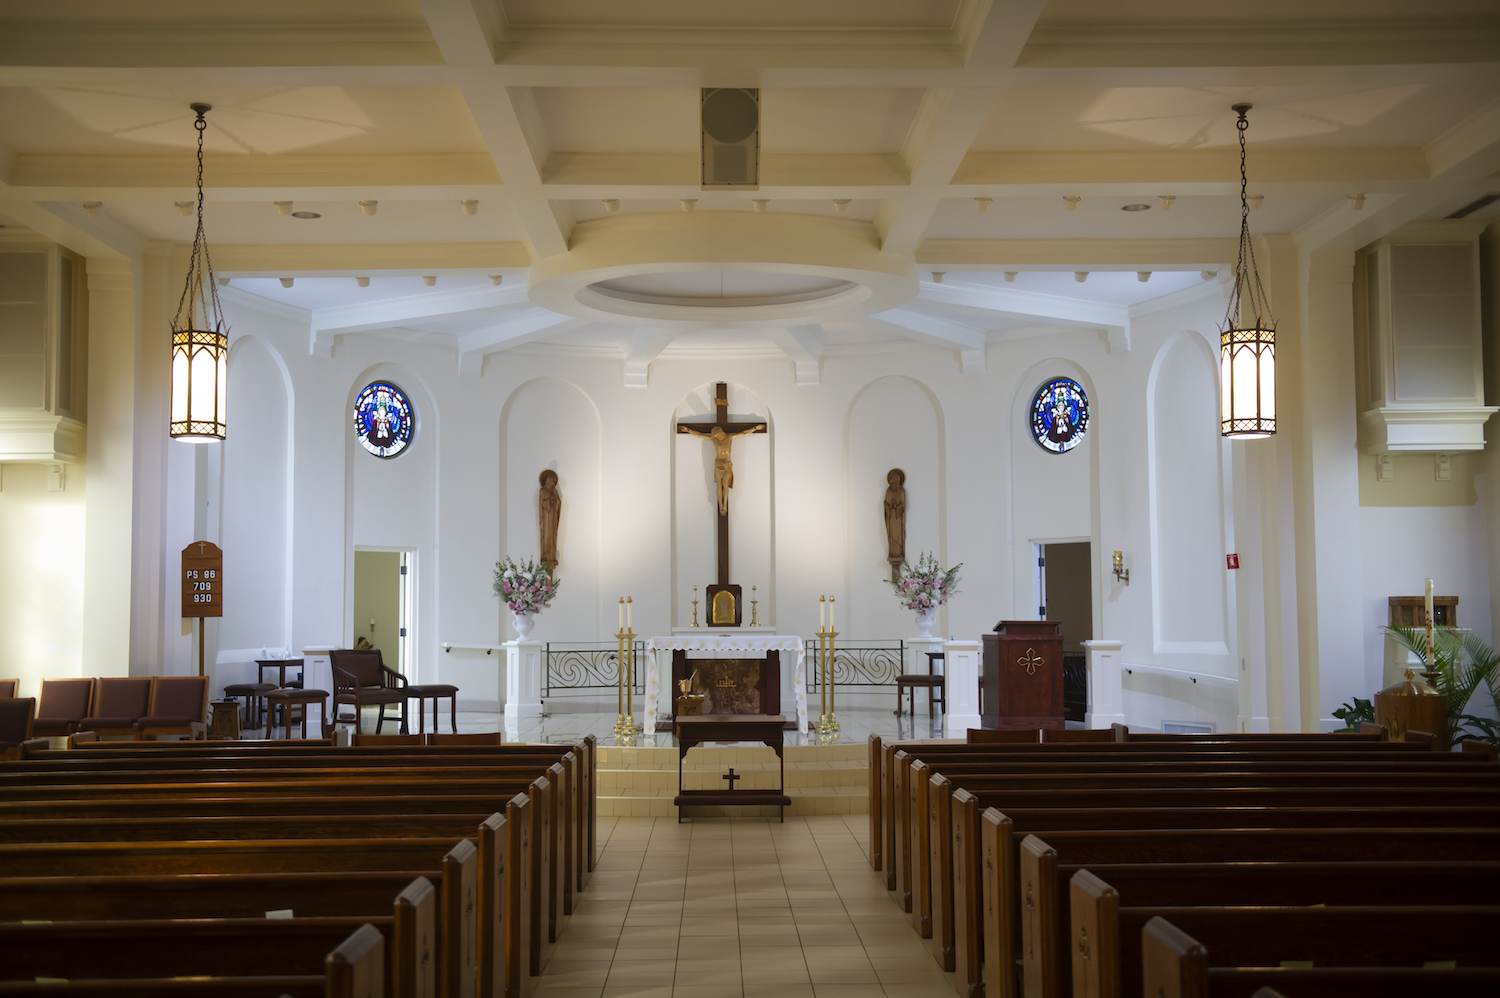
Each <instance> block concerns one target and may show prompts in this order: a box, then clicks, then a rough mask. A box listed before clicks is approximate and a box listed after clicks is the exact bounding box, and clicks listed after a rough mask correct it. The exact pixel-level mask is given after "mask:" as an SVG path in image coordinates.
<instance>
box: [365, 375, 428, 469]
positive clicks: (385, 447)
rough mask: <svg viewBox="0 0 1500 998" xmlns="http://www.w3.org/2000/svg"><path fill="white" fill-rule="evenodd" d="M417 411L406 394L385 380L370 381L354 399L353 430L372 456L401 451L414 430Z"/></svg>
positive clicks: (393, 454)
mask: <svg viewBox="0 0 1500 998" xmlns="http://www.w3.org/2000/svg"><path fill="white" fill-rule="evenodd" d="M416 424H417V413H416V410H414V409H413V408H412V406H411V399H409V398H407V397H406V393H405V392H403V391H402V390H401V389H400V388H398V387H396V386H395V385H393V384H391V383H390V382H389V381H373V382H371V383H370V384H368V385H366V386H365V387H364V388H363V389H362V390H361V391H360V393H359V395H358V397H356V398H355V400H354V432H355V434H357V435H358V436H359V442H360V445H361V446H362V447H364V449H365V450H367V451H369V452H370V453H371V454H374V455H375V456H376V457H395V456H396V455H397V454H401V453H404V452H405V451H406V448H407V446H408V445H409V444H410V443H411V438H412V435H413V434H414V433H415V432H416V428H417V426H416Z"/></svg>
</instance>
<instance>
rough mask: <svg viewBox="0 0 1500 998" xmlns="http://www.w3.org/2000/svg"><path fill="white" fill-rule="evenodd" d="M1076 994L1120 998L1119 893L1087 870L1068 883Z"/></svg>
mask: <svg viewBox="0 0 1500 998" xmlns="http://www.w3.org/2000/svg"><path fill="white" fill-rule="evenodd" d="M1068 911H1069V916H1070V925H1071V932H1070V934H1069V946H1068V949H1069V951H1070V952H1071V953H1072V962H1073V994H1074V995H1076V996H1079V998H1119V996H1120V893H1119V891H1117V890H1115V889H1114V888H1113V887H1111V886H1110V885H1109V884H1106V883H1105V882H1104V881H1102V880H1100V879H1099V878H1098V877H1096V876H1094V875H1093V874H1092V873H1090V872H1089V871H1088V870H1079V871H1078V872H1077V873H1075V874H1073V878H1072V879H1071V880H1070V881H1069V882H1068Z"/></svg>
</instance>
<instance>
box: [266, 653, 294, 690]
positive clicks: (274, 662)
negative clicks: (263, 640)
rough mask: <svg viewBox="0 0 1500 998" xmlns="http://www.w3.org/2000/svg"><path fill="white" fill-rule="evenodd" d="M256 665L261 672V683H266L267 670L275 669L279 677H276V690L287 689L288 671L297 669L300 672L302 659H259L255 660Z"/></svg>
mask: <svg viewBox="0 0 1500 998" xmlns="http://www.w3.org/2000/svg"><path fill="white" fill-rule="evenodd" d="M255 665H256V667H257V668H258V669H259V670H260V681H261V682H265V681H266V670H267V669H275V670H276V671H277V675H276V688H277V689H286V670H288V669H297V670H299V671H300V670H301V669H302V659H300V658H266V659H260V658H258V659H256V660H255Z"/></svg>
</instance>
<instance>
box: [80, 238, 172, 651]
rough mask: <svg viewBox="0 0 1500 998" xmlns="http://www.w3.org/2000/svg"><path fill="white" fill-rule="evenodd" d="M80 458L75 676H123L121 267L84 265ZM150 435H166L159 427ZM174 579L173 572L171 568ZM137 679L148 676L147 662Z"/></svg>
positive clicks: (125, 372)
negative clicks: (79, 669) (78, 670)
mask: <svg viewBox="0 0 1500 998" xmlns="http://www.w3.org/2000/svg"><path fill="white" fill-rule="evenodd" d="M88 285H89V353H88V371H89V379H88V431H87V432H88V459H87V465H86V467H87V469H88V470H87V472H86V474H87V484H86V486H85V489H86V491H85V493H84V522H85V528H84V547H83V551H84V554H83V566H84V571H83V674H84V675H85V676H128V675H130V672H131V654H130V653H131V650H132V644H133V642H132V637H133V635H132V631H131V625H132V623H133V620H132V617H133V615H132V613H131V596H132V593H133V590H134V585H133V583H134V570H133V569H134V565H133V558H132V555H133V549H134V540H135V486H136V482H135V453H136V364H137V361H138V353H139V350H138V347H139V340H140V317H139V314H138V308H137V299H136V281H135V275H134V273H133V272H132V268H131V264H130V261H129V260H122V259H104V258H91V259H90V260H89V261H88ZM155 429H157V431H158V432H161V433H166V432H167V428H166V427H165V426H161V427H159V428H155ZM172 576H173V578H174V579H175V578H176V569H175V568H174V569H173V573H172ZM141 674H142V675H149V674H150V670H149V667H148V663H142V666H141Z"/></svg>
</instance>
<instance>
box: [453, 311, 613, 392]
mask: <svg viewBox="0 0 1500 998" xmlns="http://www.w3.org/2000/svg"><path fill="white" fill-rule="evenodd" d="M587 324H588V320H587V319H575V318H573V317H572V316H570V315H561V314H559V313H557V312H552V311H549V310H548V309H545V308H528V309H526V310H525V311H524V312H520V313H518V314H517V315H516V316H515V317H514V318H511V319H507V320H506V321H505V322H500V323H496V324H495V325H493V326H489V327H486V328H484V329H476V330H474V331H473V332H468V333H463V334H460V335H459V336H458V337H457V339H458V371H459V374H461V375H465V376H474V377H479V376H480V375H482V374H483V373H484V359H485V358H486V357H488V356H489V355H490V354H494V353H499V352H500V351H502V350H509V349H511V348H512V347H518V346H521V345H523V344H526V343H534V342H536V341H537V340H540V339H543V338H545V337H547V336H549V335H551V334H552V333H560V332H562V331H564V330H567V329H577V328H578V327H579V326H584V325H587Z"/></svg>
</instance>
